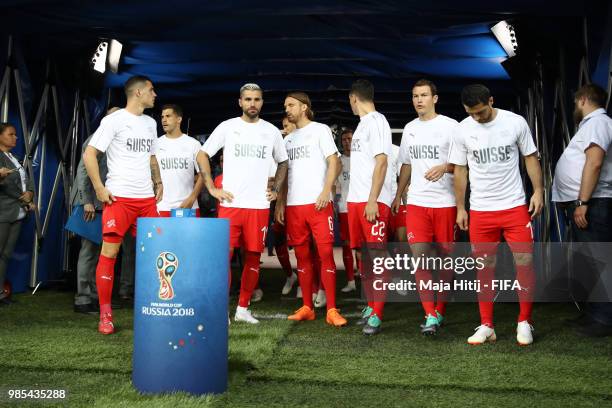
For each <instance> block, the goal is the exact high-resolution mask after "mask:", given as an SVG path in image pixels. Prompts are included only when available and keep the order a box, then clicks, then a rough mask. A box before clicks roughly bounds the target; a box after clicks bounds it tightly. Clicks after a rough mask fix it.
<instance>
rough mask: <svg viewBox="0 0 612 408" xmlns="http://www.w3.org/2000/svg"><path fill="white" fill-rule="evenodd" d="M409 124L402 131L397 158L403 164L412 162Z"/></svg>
mask: <svg viewBox="0 0 612 408" xmlns="http://www.w3.org/2000/svg"><path fill="white" fill-rule="evenodd" d="M408 138H409V135H408V126H406V127H404V131H403V132H402V141H401V143H400V150H399V155H398V157H397V160H398V161H399V162H400V163H401V164H411V162H410V149H409V146H410V141H409V140H408Z"/></svg>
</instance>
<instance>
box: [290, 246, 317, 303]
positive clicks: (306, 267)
mask: <svg viewBox="0 0 612 408" xmlns="http://www.w3.org/2000/svg"><path fill="white" fill-rule="evenodd" d="M293 249H294V251H295V257H296V258H297V269H298V274H297V275H298V281H299V283H300V288H302V301H303V302H304V306H308V307H309V308H311V309H314V305H313V304H312V280H313V279H312V278H313V275H314V273H313V270H312V259H311V255H310V244H302V245H296V246H295V247H293Z"/></svg>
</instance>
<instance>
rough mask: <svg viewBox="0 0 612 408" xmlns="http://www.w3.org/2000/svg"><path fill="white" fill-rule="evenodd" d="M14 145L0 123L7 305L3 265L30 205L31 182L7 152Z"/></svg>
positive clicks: (0, 245) (1, 299)
mask: <svg viewBox="0 0 612 408" xmlns="http://www.w3.org/2000/svg"><path fill="white" fill-rule="evenodd" d="M16 145H17V132H16V129H15V127H14V126H13V125H11V124H9V123H0V306H5V305H9V304H11V303H12V301H11V300H10V299H9V296H10V294H9V292H7V291H6V290H4V280H5V277H6V268H7V265H8V262H9V259H10V258H11V255H12V253H13V249H14V248H15V244H16V243H17V238H19V231H20V230H21V221H22V220H23V219H24V218H25V217H26V215H27V212H28V211H29V210H31V209H33V208H34V203H33V198H34V183H32V180H30V179H29V177H28V175H27V173H26V171H25V169H24V168H23V166H22V165H21V164H20V163H19V161H18V160H17V159H16V158H15V156H13V155H12V154H11V150H12V149H13V148H14V147H15V146H16Z"/></svg>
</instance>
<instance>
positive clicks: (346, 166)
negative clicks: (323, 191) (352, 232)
mask: <svg viewBox="0 0 612 408" xmlns="http://www.w3.org/2000/svg"><path fill="white" fill-rule="evenodd" d="M340 161H341V162H342V171H341V172H340V174H338V179H337V180H336V188H337V189H338V190H337V191H336V193H337V194H339V195H340V197H339V199H338V211H339V212H341V213H346V212H348V208H347V206H346V198H347V197H348V191H349V182H350V180H351V157H350V156H346V155H344V154H343V155H342V156H340Z"/></svg>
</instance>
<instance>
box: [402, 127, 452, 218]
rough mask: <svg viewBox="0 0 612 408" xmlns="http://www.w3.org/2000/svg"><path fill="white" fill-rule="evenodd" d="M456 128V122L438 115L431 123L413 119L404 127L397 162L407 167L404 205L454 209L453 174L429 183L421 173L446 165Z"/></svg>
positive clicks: (446, 174) (447, 174)
mask: <svg viewBox="0 0 612 408" xmlns="http://www.w3.org/2000/svg"><path fill="white" fill-rule="evenodd" d="M457 125H458V123H457V121H456V120H454V119H451V118H449V117H447V116H443V115H438V116H436V117H435V118H433V119H431V120H421V119H419V118H416V119H414V120H413V121H411V122H408V124H407V125H406V126H405V127H404V132H403V133H402V143H401V147H400V158H399V161H400V162H401V163H403V164H409V165H410V167H411V175H410V187H409V189H408V204H412V205H418V206H420V207H428V208H444V207H454V206H455V190H454V187H453V175H452V174H451V173H445V174H444V176H442V178H441V179H440V180H438V181H436V182H431V181H428V180H427V179H426V178H425V173H426V172H427V171H428V170H429V169H431V168H432V167H434V166H438V165H440V164H444V163H447V162H448V155H449V152H450V146H451V142H452V140H453V134H454V133H455V132H456V131H457Z"/></svg>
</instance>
